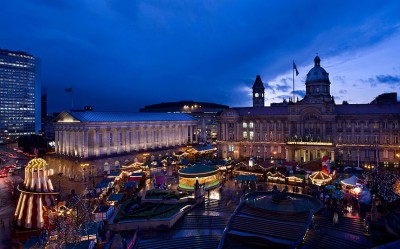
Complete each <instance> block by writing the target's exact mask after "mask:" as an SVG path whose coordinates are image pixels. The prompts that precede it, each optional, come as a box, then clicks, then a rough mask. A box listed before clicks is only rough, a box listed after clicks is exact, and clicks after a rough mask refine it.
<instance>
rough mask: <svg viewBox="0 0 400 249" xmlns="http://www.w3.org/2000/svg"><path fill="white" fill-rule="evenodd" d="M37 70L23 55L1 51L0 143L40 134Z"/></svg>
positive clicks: (35, 63) (33, 61) (35, 62)
mask: <svg viewBox="0 0 400 249" xmlns="http://www.w3.org/2000/svg"><path fill="white" fill-rule="evenodd" d="M39 68H40V63H39V61H38V59H37V58H35V57H33V56H32V55H30V54H28V53H26V52H20V51H18V52H15V51H9V50H3V49H0V143H6V142H13V141H15V140H16V139H17V138H18V137H20V136H22V135H29V134H35V133H37V132H38V131H39V129H40V81H39Z"/></svg>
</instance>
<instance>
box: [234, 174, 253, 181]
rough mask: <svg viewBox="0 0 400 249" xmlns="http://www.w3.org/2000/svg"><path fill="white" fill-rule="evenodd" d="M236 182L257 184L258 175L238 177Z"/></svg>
mask: <svg viewBox="0 0 400 249" xmlns="http://www.w3.org/2000/svg"><path fill="white" fill-rule="evenodd" d="M235 180H238V181H251V182H255V181H257V176H256V175H238V176H237V177H235Z"/></svg>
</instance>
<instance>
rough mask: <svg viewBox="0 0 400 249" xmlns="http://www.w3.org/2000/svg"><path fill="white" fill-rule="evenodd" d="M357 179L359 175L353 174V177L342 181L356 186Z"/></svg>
mask: <svg viewBox="0 0 400 249" xmlns="http://www.w3.org/2000/svg"><path fill="white" fill-rule="evenodd" d="M357 181H358V177H357V176H352V177H349V178H347V179H344V180H342V183H343V184H345V185H350V186H356V183H357Z"/></svg>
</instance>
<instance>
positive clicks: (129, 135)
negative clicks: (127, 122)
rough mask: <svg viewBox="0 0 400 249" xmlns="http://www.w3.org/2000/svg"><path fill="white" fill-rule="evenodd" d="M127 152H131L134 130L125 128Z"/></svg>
mask: <svg viewBox="0 0 400 249" xmlns="http://www.w3.org/2000/svg"><path fill="white" fill-rule="evenodd" d="M124 134H125V151H126V152H131V142H132V130H131V128H125V132H124Z"/></svg>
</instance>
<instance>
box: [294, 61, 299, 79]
mask: <svg viewBox="0 0 400 249" xmlns="http://www.w3.org/2000/svg"><path fill="white" fill-rule="evenodd" d="M293 70H296V76H297V75H299V71H297V67H296V64H295V63H294V61H293Z"/></svg>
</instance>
